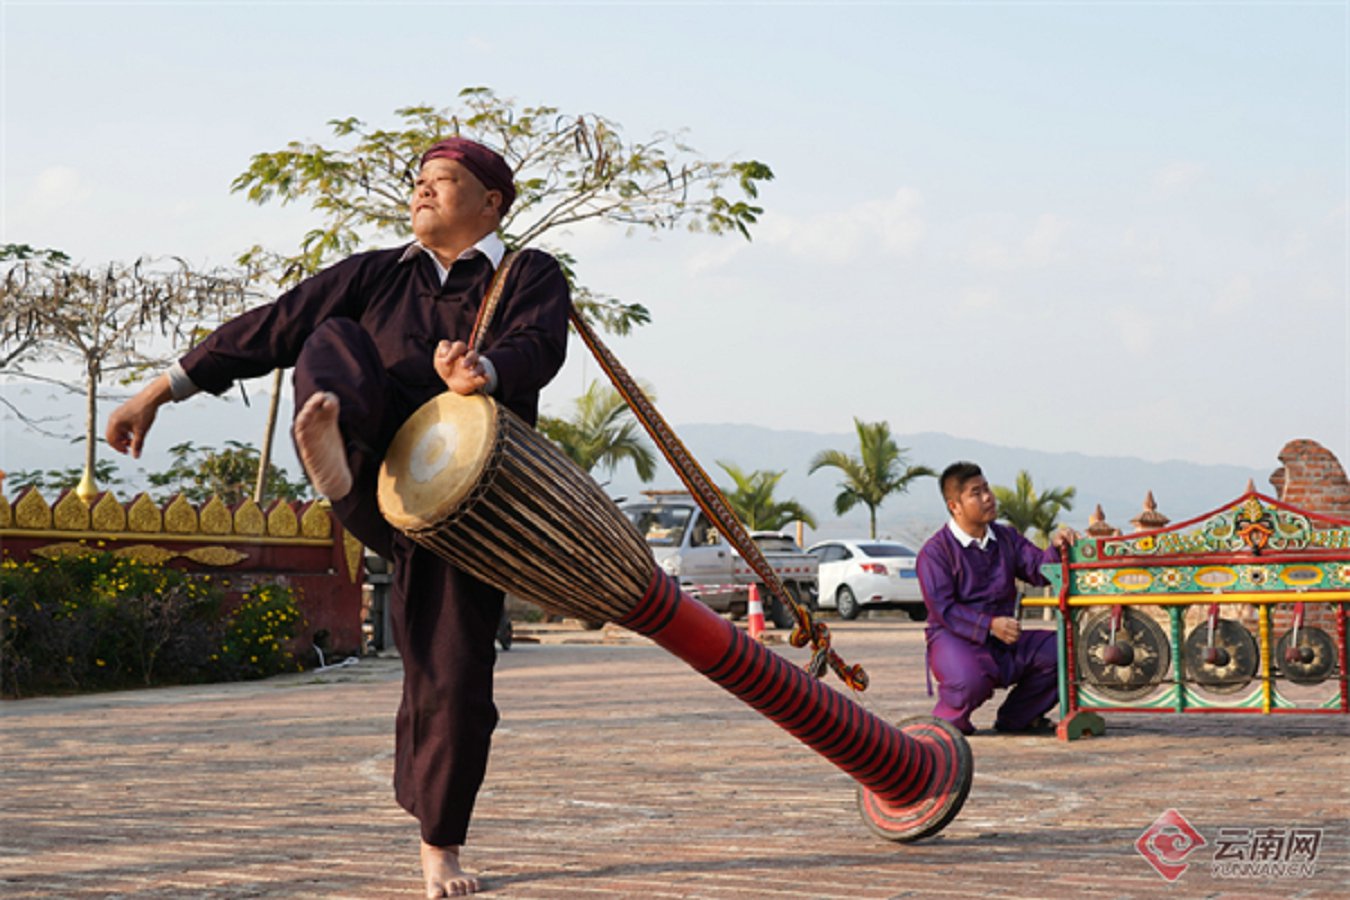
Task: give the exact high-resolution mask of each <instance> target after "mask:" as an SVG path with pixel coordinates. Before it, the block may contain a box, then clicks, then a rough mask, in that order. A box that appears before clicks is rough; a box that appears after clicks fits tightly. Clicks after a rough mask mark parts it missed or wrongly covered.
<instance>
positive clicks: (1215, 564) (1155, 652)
mask: <svg viewBox="0 0 1350 900" xmlns="http://www.w3.org/2000/svg"><path fill="white" fill-rule="evenodd" d="M1062 556H1063V557H1064V558H1063V559H1062V561H1061V562H1060V563H1057V564H1051V565H1047V566H1045V567H1044V573H1045V574H1046V576H1047V577H1048V578H1049V579H1050V580H1051V583H1052V585H1053V586H1054V591H1055V594H1056V596H1053V597H1047V598H1030V597H1029V598H1027V599H1026V600H1024V605H1026V606H1050V607H1053V608H1055V609H1056V610H1058V612H1059V615H1058V616H1057V629H1058V638H1059V647H1060V654H1059V668H1060V673H1059V676H1060V715H1061V724H1060V728H1059V734H1060V737H1061V738H1065V739H1073V738H1076V737H1081V736H1084V735H1086V734H1100V733H1102V731H1103V729H1104V723H1103V721H1102V719H1101V717H1100V716H1099V715H1097V712H1101V711H1111V712H1177V713H1184V712H1225V711H1230V712H1263V713H1332V714H1336V713H1339V714H1347V713H1350V694H1348V692H1347V684H1346V670H1347V658H1346V657H1347V651H1346V613H1347V603H1348V602H1350V522H1346V521H1342V520H1337V519H1331V518H1329V517H1325V516H1319V515H1315V514H1313V513H1310V512H1307V511H1304V510H1300V509H1298V508H1296V507H1293V506H1290V505H1288V504H1284V503H1281V502H1280V501H1278V500H1275V499H1273V498H1270V497H1267V496H1264V495H1262V494H1259V493H1257V492H1255V491H1254V490H1250V489H1249V490H1248V492H1247V493H1245V494H1243V495H1242V496H1240V497H1239V498H1238V499H1237V500H1235V501H1233V502H1232V503H1230V504H1228V505H1226V506H1224V507H1220V508H1219V509H1217V510H1214V511H1213V512H1211V513H1207V514H1206V515H1203V516H1199V517H1197V518H1195V519H1191V520H1189V521H1187V522H1182V523H1180V524H1177V525H1174V526H1171V527H1169V528H1166V529H1160V530H1156V531H1148V532H1137V533H1134V534H1129V535H1116V536H1111V537H1087V538H1083V539H1081V540H1079V541H1078V542H1077V543H1076V544H1074V546H1073V547H1072V548H1071V549H1070V550H1069V552H1067V553H1064V554H1062ZM1319 685H1322V686H1324V687H1323V689H1322V690H1321V691H1318V690H1316V687H1317V686H1319Z"/></svg>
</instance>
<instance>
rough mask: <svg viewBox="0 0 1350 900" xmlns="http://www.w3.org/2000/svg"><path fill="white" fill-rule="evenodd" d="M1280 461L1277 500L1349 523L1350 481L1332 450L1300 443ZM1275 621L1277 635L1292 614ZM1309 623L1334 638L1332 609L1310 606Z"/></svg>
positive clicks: (1274, 481) (1282, 612) (1282, 613)
mask: <svg viewBox="0 0 1350 900" xmlns="http://www.w3.org/2000/svg"><path fill="white" fill-rule="evenodd" d="M1278 458H1279V460H1280V462H1281V463H1283V464H1284V465H1282V466H1280V467H1279V468H1278V469H1276V470H1275V471H1274V472H1272V473H1271V474H1270V483H1271V486H1272V487H1274V488H1275V496H1276V498H1277V499H1279V500H1282V501H1283V502H1285V503H1289V504H1291V505H1293V506H1297V507H1298V508H1299V509H1304V510H1307V511H1308V512H1311V513H1317V514H1319V515H1323V516H1333V517H1335V518H1338V519H1350V479H1347V478H1346V477H1345V469H1344V468H1342V467H1341V464H1340V461H1339V460H1337V459H1336V456H1335V455H1334V454H1333V453H1332V452H1331V451H1330V450H1328V449H1327V448H1325V447H1323V446H1322V445H1321V444H1319V443H1317V442H1316V441H1311V440H1307V439H1300V440H1296V441H1290V442H1289V443H1287V444H1285V445H1284V449H1283V450H1281V451H1280V454H1279V457H1278ZM1273 618H1274V623H1275V627H1276V629H1277V633H1283V632H1284V630H1285V629H1286V628H1288V627H1289V623H1290V621H1291V618H1292V616H1291V611H1290V610H1289V609H1288V608H1285V607H1278V608H1277V609H1276V610H1275V615H1274V617H1273ZM1306 622H1307V624H1309V625H1316V626H1317V627H1319V628H1322V629H1323V630H1325V631H1326V632H1327V633H1328V634H1330V635H1331V636H1332V637H1333V638H1334V637H1335V634H1336V617H1335V615H1334V613H1333V610H1332V607H1331V606H1330V605H1328V604H1321V603H1319V604H1314V605H1312V606H1310V607H1309V609H1308V615H1307V619H1306Z"/></svg>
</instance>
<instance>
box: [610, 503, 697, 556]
mask: <svg viewBox="0 0 1350 900" xmlns="http://www.w3.org/2000/svg"><path fill="white" fill-rule="evenodd" d="M623 512H624V515H626V516H628V520H629V521H630V522H632V523H633V524H634V525H635V526H637V530H638V534H640V535H642V537H643V540H645V541H646V542H647V543H648V544H649V545H651V546H653V547H678V546H680V543H681V541H682V539H683V538H684V529H685V528H687V527H688V526H689V517H690V516H691V515H692V514H693V512H694V510H693V507H689V506H630V507H628V508H627V509H625V510H624V511H623Z"/></svg>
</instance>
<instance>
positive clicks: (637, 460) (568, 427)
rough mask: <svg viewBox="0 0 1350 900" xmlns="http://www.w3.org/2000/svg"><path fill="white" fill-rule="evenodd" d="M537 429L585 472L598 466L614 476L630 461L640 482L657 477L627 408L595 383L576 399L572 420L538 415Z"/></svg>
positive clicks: (648, 450)
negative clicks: (624, 462)
mask: <svg viewBox="0 0 1350 900" xmlns="http://www.w3.org/2000/svg"><path fill="white" fill-rule="evenodd" d="M648 394H650V391H648ZM539 430H540V432H542V433H543V434H544V436H545V437H547V438H549V439H550V440H551V441H553V442H554V443H555V444H557V445H558V446H559V447H561V448H562V451H563V452H564V453H566V454H567V455H568V456H569V457H570V458H571V459H572V461H573V462H575V463H576V464H577V465H578V466H581V468H583V469H585V470H586V471H587V472H590V471H591V470H592V469H594V468H595V467H596V466H600V467H601V468H602V469H603V470H604V471H605V472H606V473H613V471H614V469H615V467H617V466H618V465H619V463H621V462H623V461H624V460H629V461H631V462H632V463H633V468H634V469H636V470H637V474H638V478H640V479H642V480H643V481H651V480H652V478H654V477H655V476H656V454H655V453H653V452H652V449H651V447H650V446H648V444H647V442H646V440H644V439H643V438H642V437H641V432H640V431H639V427H638V423H637V420H635V419H634V418H633V417H632V412H631V411H630V410H629V409H628V405H627V404H626V403H625V402H624V399H623V397H621V396H620V395H619V392H618V391H616V390H614V389H613V388H610V387H605V386H602V385H601V384H600V382H598V381H592V382H591V383H590V384H589V385H587V386H586V392H585V393H584V394H582V395H581V396H580V397H578V398H577V399H576V403H575V412H574V414H573V416H572V418H571V419H559V418H555V417H553V416H540V417H539Z"/></svg>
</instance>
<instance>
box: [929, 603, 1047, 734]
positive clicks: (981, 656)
mask: <svg viewBox="0 0 1350 900" xmlns="http://www.w3.org/2000/svg"><path fill="white" fill-rule="evenodd" d="M928 665H929V666H930V667H931V668H932V670H933V676H934V677H935V678H936V679H937V682H938V702H937V705H936V706H934V707H933V715H934V716H936V717H938V718H939V719H945V720H947V721H948V722H951V723H952V724H953V725H955V726H956V727H957V728H958V729H960V731H961V733H962V734H974V732H975V726H974V725H972V724H970V714H971V713H973V712H974V711H975V710H977V709H979V708H980V707H981V706H982V705H983V704H984V702H985V701H986V700H988V699H989V698H990V697H992V696H993V694H994V690H995V689H996V688H1006V687H1011V688H1012V690H1011V691H1009V692H1008V696H1007V697H1006V698H1005V699H1004V701H1003V704H1002V705H1001V706H1000V707H999V708H998V715H997V717H996V719H995V723H994V727H995V728H998V729H999V730H1002V731H1021V730H1022V729H1024V728H1026V727H1027V726H1028V725H1030V724H1031V723H1032V722H1033V721H1035V720H1036V717H1037V716H1040V715H1044V714H1045V712H1046V711H1047V710H1049V709H1050V707H1052V706H1054V705H1055V701H1056V700H1057V699H1058V695H1059V680H1058V665H1059V657H1058V652H1057V650H1056V648H1055V633H1054V632H1053V631H1023V632H1022V635H1021V637H1019V638H1018V639H1017V642H1016V643H1014V644H1012V645H1009V644H1005V643H1003V642H1002V641H1000V640H998V639H997V638H994V637H990V638H989V639H988V640H986V641H985V642H984V643H983V644H973V643H971V642H970V641H968V640H966V639H965V638H962V637H958V636H956V635H954V634H952V633H951V632H950V631H947V630H946V629H944V628H937V629H930V631H929V634H928Z"/></svg>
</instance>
